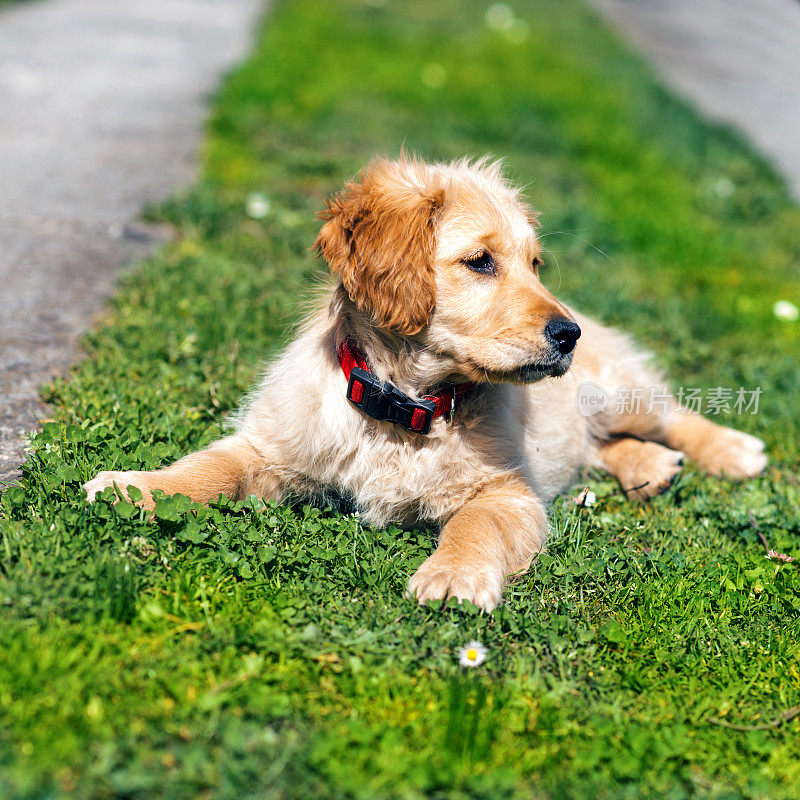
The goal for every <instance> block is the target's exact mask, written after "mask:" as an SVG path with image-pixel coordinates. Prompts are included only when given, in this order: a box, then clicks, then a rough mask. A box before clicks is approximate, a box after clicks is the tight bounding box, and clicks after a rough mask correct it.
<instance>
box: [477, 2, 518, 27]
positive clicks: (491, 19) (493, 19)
mask: <svg viewBox="0 0 800 800" xmlns="http://www.w3.org/2000/svg"><path fill="white" fill-rule="evenodd" d="M484 21H485V22H486V27H487V28H491V30H493V31H505V30H508V28H510V27H511V26H512V25H513V24H514V9H513V8H511V6H510V5H509V4H508V3H492V4H491V5H490V6H489V8H487V9H486V15H485V16H484Z"/></svg>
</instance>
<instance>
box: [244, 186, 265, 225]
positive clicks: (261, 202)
mask: <svg viewBox="0 0 800 800" xmlns="http://www.w3.org/2000/svg"><path fill="white" fill-rule="evenodd" d="M246 208H247V216H248V217H252V218H253V219H263V218H264V217H266V216H267V214H269V209H270V202H269V198H268V197H267V196H266V195H265V194H263V193H261V192H251V193H250V194H249V195H247V205H246Z"/></svg>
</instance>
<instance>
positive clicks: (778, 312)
mask: <svg viewBox="0 0 800 800" xmlns="http://www.w3.org/2000/svg"><path fill="white" fill-rule="evenodd" d="M772 313H773V314H774V315H775V316H776V317H777V318H778V319H782V320H784V321H786V322H797V320H798V318H800V309H798V308H797V306H796V305H795V304H794V303H790V302H789V301H788V300H778V302H777V303H775V305H774V306H772Z"/></svg>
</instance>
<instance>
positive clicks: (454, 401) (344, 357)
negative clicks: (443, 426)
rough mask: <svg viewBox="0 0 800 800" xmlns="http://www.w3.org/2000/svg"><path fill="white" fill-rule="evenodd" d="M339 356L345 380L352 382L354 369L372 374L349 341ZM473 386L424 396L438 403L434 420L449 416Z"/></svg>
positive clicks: (342, 344)
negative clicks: (351, 375)
mask: <svg viewBox="0 0 800 800" xmlns="http://www.w3.org/2000/svg"><path fill="white" fill-rule="evenodd" d="M337 355H338V356H339V364H341V367H342V372H344V377H345V380H348V381H349V380H350V373H351V372H352V371H353V368H354V367H361V369H363V370H366V371H367V372H372V370H371V369H370V368H369V366H368V365H367V361H366V359H365V358H364V356H363V355H361V353H360V352H359V351H358V348H356V347H354V346H353V345H352V344H350V342H348V341H347V339H342V341H341V342H340V344H339V347H338V349H337ZM473 386H475V384H474V383H459V384H458V385H453V386H450V387H448V389H447V390H446V391H444V392H438V393H437V394H426V395H424V398H423V399H425V400H432V401H433V402H434V403H436V410H435V411H434V412H433V419H436V418H437V417H441V416H443V415H444V414H449V413H450V412H451V411H452V410H455V407H456V406H457V405H458V403H459V401H460V400H461V398H462V397H464V395H465V394H466V393H467V392H468V391H469V390H470V389H472V387H473Z"/></svg>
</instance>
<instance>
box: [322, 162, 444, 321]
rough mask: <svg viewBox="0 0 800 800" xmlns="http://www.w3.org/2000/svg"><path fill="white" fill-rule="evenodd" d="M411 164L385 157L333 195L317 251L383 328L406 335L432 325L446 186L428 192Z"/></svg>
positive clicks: (328, 205) (360, 306)
mask: <svg viewBox="0 0 800 800" xmlns="http://www.w3.org/2000/svg"><path fill="white" fill-rule="evenodd" d="M411 168H413V165H412V164H409V163H408V162H400V163H394V162H388V161H378V162H375V163H373V164H372V165H370V167H368V168H367V169H366V170H364V171H363V172H362V173H361V175H360V176H359V178H360V182H359V183H348V184H347V185H346V186H345V189H344V191H343V192H342V194H341V195H337V196H335V197H333V198H331V199H330V200H328V203H327V208H326V210H325V211H323V212H322V213H321V214H320V215H319V217H320V219H324V220H326V222H325V224H324V225H323V226H322V229H321V230H320V232H319V235H318V236H317V240H316V242H315V243H314V248H315V250H316V251H317V252H318V253H319V254H320V255H321V256H322V257H323V258H324V259H325V261H327V262H328V265H329V266H330V269H331V272H332V273H334V274H336V275H338V276H339V279H340V280H341V281H342V284H343V285H344V288H345V291H346V292H347V294H348V295H349V296H350V299H351V300H353V302H354V303H355V304H356V306H357V307H358V308H359V309H360V310H361V311H364V312H367V313H369V314H371V315H372V319H373V321H374V322H375V324H377V325H378V326H379V327H382V328H389V329H392V330H395V331H397V332H398V333H401V334H404V335H413V334H415V333H419V331H421V330H422V329H423V328H424V327H425V325H427V324H428V321H429V319H430V316H431V314H432V313H433V307H434V304H435V302H436V284H435V275H434V265H433V256H434V250H435V246H436V220H437V216H438V212H439V210H440V209H441V207H442V205H443V203H444V191H443V190H442V189H435V188H434V189H431V190H430V191H429V192H428V193H426V192H425V191H424V190H421V189H419V188H417V187H416V186H415V185H414V184H413V183H410V182H409V181H408V180H404V179H402V176H401V175H400V173H402V172H403V171H404V170H407V169H411Z"/></svg>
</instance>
